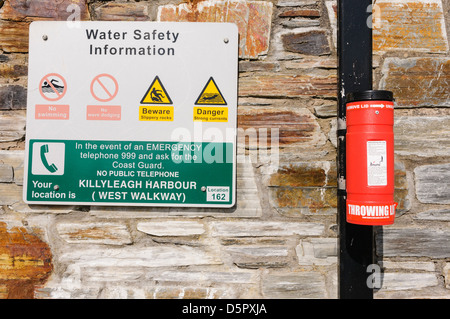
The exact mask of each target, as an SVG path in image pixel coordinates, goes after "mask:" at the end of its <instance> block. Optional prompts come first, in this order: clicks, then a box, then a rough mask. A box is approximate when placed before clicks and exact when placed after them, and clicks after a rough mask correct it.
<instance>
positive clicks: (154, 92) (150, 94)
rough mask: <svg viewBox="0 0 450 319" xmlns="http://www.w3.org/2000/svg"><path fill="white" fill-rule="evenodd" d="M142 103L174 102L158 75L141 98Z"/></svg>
mask: <svg viewBox="0 0 450 319" xmlns="http://www.w3.org/2000/svg"><path fill="white" fill-rule="evenodd" d="M141 103H142V104H172V99H171V98H170V96H169V94H167V91H166V89H165V88H164V85H163V84H162V82H161V80H160V79H159V77H158V76H156V77H155V79H154V80H153V82H152V84H151V85H150V87H149V88H148V90H147V92H146V93H145V95H144V97H143V98H142V100H141Z"/></svg>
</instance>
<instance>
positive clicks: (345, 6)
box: [337, 0, 374, 299]
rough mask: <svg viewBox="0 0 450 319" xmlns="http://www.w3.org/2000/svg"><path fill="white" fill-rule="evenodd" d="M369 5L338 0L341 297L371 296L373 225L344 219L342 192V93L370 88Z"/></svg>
mask: <svg viewBox="0 0 450 319" xmlns="http://www.w3.org/2000/svg"><path fill="white" fill-rule="evenodd" d="M371 5H372V1H371V0H338V10H337V11H338V41H337V45H338V48H337V49H338V50H337V51H338V58H339V66H338V72H339V75H338V79H339V83H338V115H337V120H338V132H337V135H338V149H337V167H338V176H337V177H338V194H337V195H338V225H339V272H338V276H339V298H341V299H372V298H373V290H372V288H370V287H369V285H368V284H367V278H368V277H369V275H370V273H368V272H367V267H368V266H369V265H370V264H373V260H374V257H373V253H374V248H373V244H374V240H373V226H361V225H354V224H349V223H347V222H346V191H345V179H346V178H345V177H346V174H345V133H346V126H345V118H346V112H345V95H346V94H347V93H349V92H355V91H363V90H370V89H372V29H371V27H372V25H371V20H370V18H371V15H372V12H371V10H370V9H371ZM368 11H369V12H368ZM368 19H369V20H368Z"/></svg>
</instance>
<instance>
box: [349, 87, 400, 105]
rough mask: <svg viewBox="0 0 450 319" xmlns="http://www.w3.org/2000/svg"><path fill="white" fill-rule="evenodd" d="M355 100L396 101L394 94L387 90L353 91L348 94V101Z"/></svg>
mask: <svg viewBox="0 0 450 319" xmlns="http://www.w3.org/2000/svg"><path fill="white" fill-rule="evenodd" d="M355 101H394V94H393V93H392V92H391V91H385V90H366V91H359V92H351V93H348V94H347V96H346V103H350V102H355Z"/></svg>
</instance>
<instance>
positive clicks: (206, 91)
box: [195, 77, 227, 105]
mask: <svg viewBox="0 0 450 319" xmlns="http://www.w3.org/2000/svg"><path fill="white" fill-rule="evenodd" d="M195 105H227V102H226V101H225V98H224V97H223V95H222V93H221V92H220V90H219V87H218V86H217V84H216V82H215V81H214V79H213V77H210V78H209V80H208V82H207V83H206V85H205V87H204V88H203V91H202V93H200V96H199V97H198V98H197V101H195Z"/></svg>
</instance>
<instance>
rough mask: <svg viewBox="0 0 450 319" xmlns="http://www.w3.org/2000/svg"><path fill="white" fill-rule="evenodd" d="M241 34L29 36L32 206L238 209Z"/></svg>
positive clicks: (121, 28)
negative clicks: (147, 206) (238, 118)
mask: <svg viewBox="0 0 450 319" xmlns="http://www.w3.org/2000/svg"><path fill="white" fill-rule="evenodd" d="M237 63H238V31H237V27H236V25H234V24H230V23H157V22H91V21H89V22H80V23H79V24H78V25H74V24H70V23H67V22H62V21H61V22H56V21H51V22H50V21H45V22H44V21H42V22H41V21H39V22H33V23H31V25H30V47H29V74H28V105H27V131H26V158H25V174H24V200H25V202H27V203H34V204H89V205H140V206H142V205H150V206H185V207H231V206H233V205H234V203H235V191H236V187H235V185H236V180H235V175H236V174H235V172H236V154H235V148H236V147H235V146H236V116H237V79H238V64H237Z"/></svg>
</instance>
